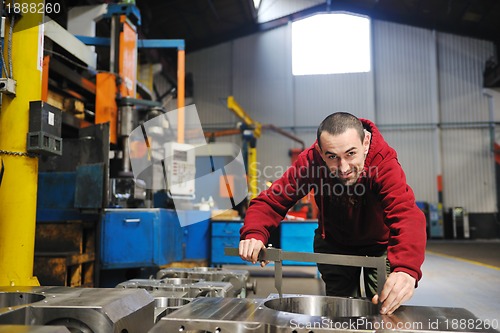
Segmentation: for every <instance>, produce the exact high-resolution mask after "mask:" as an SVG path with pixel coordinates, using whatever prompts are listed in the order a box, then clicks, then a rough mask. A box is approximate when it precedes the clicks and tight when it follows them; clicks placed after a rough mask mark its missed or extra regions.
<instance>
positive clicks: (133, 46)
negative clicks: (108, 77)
mask: <svg viewBox="0 0 500 333" xmlns="http://www.w3.org/2000/svg"><path fill="white" fill-rule="evenodd" d="M120 23H121V24H122V32H120V58H119V66H118V71H119V73H120V77H121V78H122V83H121V86H120V93H121V96H122V97H133V98H135V86H136V75H137V32H136V31H135V28H134V26H133V25H131V24H130V23H129V21H127V17H126V16H125V15H122V16H120Z"/></svg>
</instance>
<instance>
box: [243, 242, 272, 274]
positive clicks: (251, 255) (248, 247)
mask: <svg viewBox="0 0 500 333" xmlns="http://www.w3.org/2000/svg"><path fill="white" fill-rule="evenodd" d="M262 249H264V250H265V249H266V246H265V245H264V243H262V241H260V240H257V239H255V238H250V239H245V240H242V241H240V246H239V254H240V257H241V259H243V260H245V261H250V262H252V263H253V264H255V263H256V262H257V260H259V253H260V251H261V250H262ZM266 264H267V262H264V261H262V262H261V263H260V265H261V266H262V267H264V266H265V265H266Z"/></svg>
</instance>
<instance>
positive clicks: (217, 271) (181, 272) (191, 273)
mask: <svg viewBox="0 0 500 333" xmlns="http://www.w3.org/2000/svg"><path fill="white" fill-rule="evenodd" d="M156 278H157V279H165V278H188V279H200V280H205V281H219V282H230V283H231V284H232V285H233V287H234V293H233V295H232V296H231V297H242V298H245V297H246V296H247V295H248V293H249V292H250V291H252V292H253V293H254V294H255V293H256V292H257V282H256V280H255V279H254V280H251V279H250V272H249V271H246V270H239V269H225V268H216V267H194V268H165V269H162V270H160V271H158V273H157V274H156Z"/></svg>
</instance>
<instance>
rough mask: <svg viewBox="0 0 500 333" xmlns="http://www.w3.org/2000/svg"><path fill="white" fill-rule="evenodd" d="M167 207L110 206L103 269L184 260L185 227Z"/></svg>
mask: <svg viewBox="0 0 500 333" xmlns="http://www.w3.org/2000/svg"><path fill="white" fill-rule="evenodd" d="M173 214H175V212H173V211H171V210H167V209H161V208H156V209H106V210H105V213H104V217H103V220H102V223H101V237H100V244H101V246H100V259H101V267H102V268H103V269H109V268H130V267H150V266H161V265H166V264H168V263H171V262H174V261H180V260H182V254H183V253H182V236H183V230H182V228H181V227H180V225H179V222H178V221H177V219H176V218H174V216H175V215H173Z"/></svg>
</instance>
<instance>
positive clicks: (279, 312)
mask: <svg viewBox="0 0 500 333" xmlns="http://www.w3.org/2000/svg"><path fill="white" fill-rule="evenodd" d="M280 301H281V302H282V303H280ZM460 323H469V324H470V323H472V324H471V325H469V326H467V324H466V325H461V324H460ZM481 323H482V322H481V321H480V319H478V318H476V317H475V316H474V315H473V314H472V313H471V312H469V311H467V310H465V309H460V308H440V307H421V306H401V307H400V308H399V309H398V310H396V311H395V313H394V314H392V315H381V314H379V313H378V310H377V308H376V306H374V305H372V304H371V303H370V301H369V300H366V299H357V298H343V297H328V296H297V295H294V296H290V297H289V296H287V295H285V297H284V298H283V299H281V300H280V299H279V298H271V297H270V298H267V299H248V298H246V299H242V298H197V299H194V300H193V301H192V302H191V303H189V304H187V305H185V306H183V307H182V308H180V309H179V310H177V311H175V312H173V313H171V314H170V315H168V316H165V317H163V318H162V319H161V320H160V321H159V322H158V323H157V324H156V325H155V326H154V327H153V328H152V329H151V330H150V331H149V333H166V332H210V333H215V332H217V333H224V332H228V333H233V332H238V333H246V332H248V333H269V332H273V333H285V332H286V333H305V332H307V333H323V332H337V333H341V332H350V333H355V332H359V333H361V332H364V333H366V332H373V333H382V332H413V333H415V332H491V333H493V332H497V331H495V330H493V329H491V328H489V327H488V325H491V323H483V324H481Z"/></svg>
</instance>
